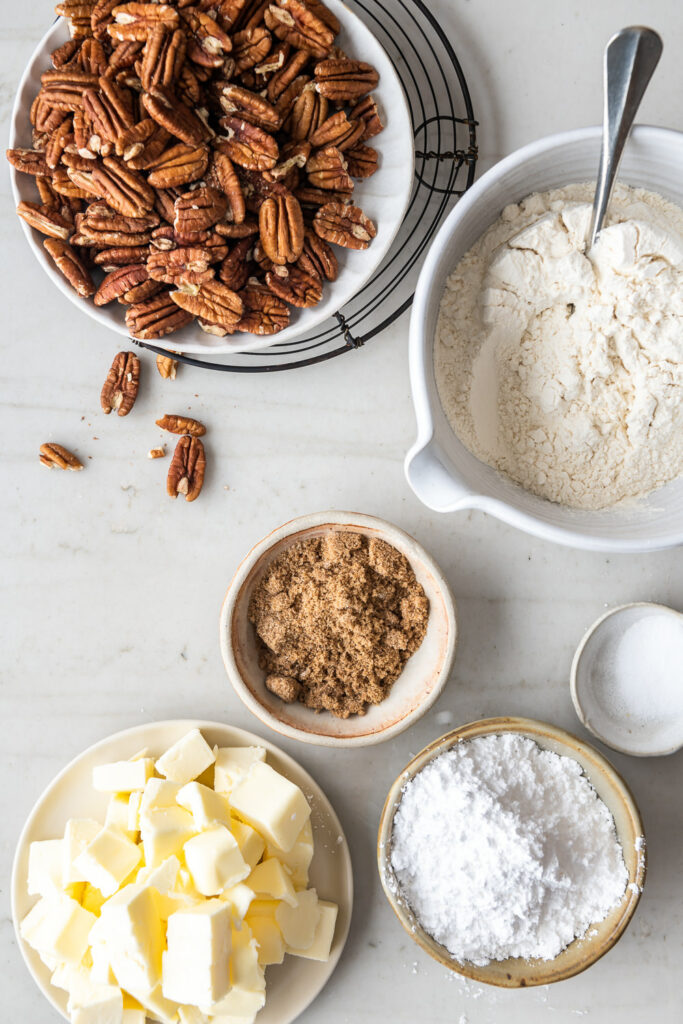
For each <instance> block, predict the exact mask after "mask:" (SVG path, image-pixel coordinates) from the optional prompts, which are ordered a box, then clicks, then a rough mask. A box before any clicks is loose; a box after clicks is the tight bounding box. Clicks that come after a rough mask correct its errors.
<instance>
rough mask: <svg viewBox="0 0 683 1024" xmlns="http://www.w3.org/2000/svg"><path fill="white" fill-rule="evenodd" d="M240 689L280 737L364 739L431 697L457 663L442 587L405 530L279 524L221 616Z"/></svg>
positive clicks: (241, 573) (354, 519)
mask: <svg viewBox="0 0 683 1024" xmlns="http://www.w3.org/2000/svg"><path fill="white" fill-rule="evenodd" d="M220 643H221V654H222V656H223V663H224V665H225V669H226V672H227V674H228V678H229V679H230V682H231V683H232V685H233V687H234V689H235V691H236V693H237V694H238V696H239V697H240V698H241V700H242V701H243V702H244V704H245V705H246V706H247V707H248V708H249V710H250V711H251V712H253V714H255V715H256V716H257V718H260V720H261V721H262V722H264V723H265V724H266V725H268V726H270V728H272V729H274V730H275V731H276V732H279V733H281V734H283V735H285V736H290V737H291V738H293V739H298V740H303V741H304V742H305V743H316V744H320V745H323V746H364V745H367V744H370V743H379V742H381V741H383V740H387V739H390V738H391V737H392V736H396V735H397V734H398V733H400V732H402V731H403V730H404V729H407V728H408V726H409V725H411V724H412V723H413V722H415V721H416V720H417V719H418V718H420V717H421V716H422V715H423V714H424V713H425V712H426V711H427V710H428V709H429V708H430V707H431V706H432V704H433V703H434V702H435V701H436V699H437V697H438V696H439V694H440V693H441V690H442V689H443V687H444V686H445V685H446V682H447V680H448V677H449V675H450V671H451V668H452V665H453V659H454V658H455V649H456V643H457V623H456V612H455V602H454V600H453V595H452V594H451V591H450V587H449V585H448V582H447V580H446V578H445V576H444V575H443V573H442V572H441V570H440V569H439V567H438V565H437V564H436V563H435V562H434V560H433V559H432V558H431V557H430V555H428V554H427V552H426V551H425V550H424V549H423V548H422V547H421V546H420V545H419V544H418V543H417V541H415V540H414V539H413V538H412V537H411V536H409V534H407V533H404V532H403V530H400V529H399V528H398V527H396V526H393V525H392V524H391V523H388V522H386V521H385V520H383V519H378V518H376V517H374V516H367V515H362V514H360V513H354V512H317V513H313V514H311V515H307V516H301V517H300V518H298V519H293V520H292V521H291V522H288V523H285V524H284V525H283V526H280V527H279V528H278V529H277V530H274V531H273V532H272V533H271V534H269V535H268V536H267V537H265V538H264V539H263V540H262V541H260V542H259V543H258V544H256V546H255V547H254V548H252V550H251V551H250V552H249V554H248V555H247V557H246V558H245V559H244V561H243V562H242V564H241V565H240V566H239V568H238V570H237V572H236V573H235V576H234V578H233V580H232V582H231V584H230V586H229V588H228V591H227V594H226V595H225V599H224V601H223V607H222V609H221V616H220Z"/></svg>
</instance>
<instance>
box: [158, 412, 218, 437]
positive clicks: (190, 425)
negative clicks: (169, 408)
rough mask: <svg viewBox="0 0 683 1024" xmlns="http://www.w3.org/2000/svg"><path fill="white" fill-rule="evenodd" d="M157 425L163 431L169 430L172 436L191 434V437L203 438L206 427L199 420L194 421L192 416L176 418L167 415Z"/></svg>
mask: <svg viewBox="0 0 683 1024" xmlns="http://www.w3.org/2000/svg"><path fill="white" fill-rule="evenodd" d="M156 425H157V426H158V427H161V429H162V430H168V432H169V433H170V434H189V435H190V436H191V437H203V436H204V434H205V433H206V427H205V426H204V424H203V423H200V422H199V420H193V419H192V417H191V416H175V415H173V414H170V413H165V414H164V415H163V416H162V417H161V419H160V420H156Z"/></svg>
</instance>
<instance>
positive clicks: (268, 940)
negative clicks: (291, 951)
mask: <svg viewBox="0 0 683 1024" xmlns="http://www.w3.org/2000/svg"><path fill="white" fill-rule="evenodd" d="M252 907H253V903H252ZM251 909H252V908H251V907H250V908H249V914H247V916H246V919H245V920H246V921H247V924H248V925H249V927H250V928H251V931H252V934H253V936H254V939H255V940H256V945H257V946H258V962H259V963H260V964H261V965H262V966H263V967H267V966H268V964H281V963H282V961H283V960H284V958H285V940H284V939H283V938H282V932H281V931H280V926H279V924H278V923H277V921H276V920H275V918H274V917H266V916H263V917H261V916H253V917H252V916H251Z"/></svg>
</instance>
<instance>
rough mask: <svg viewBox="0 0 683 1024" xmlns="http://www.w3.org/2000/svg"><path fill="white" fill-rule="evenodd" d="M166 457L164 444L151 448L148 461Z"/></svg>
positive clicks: (159, 357) (161, 357)
mask: <svg viewBox="0 0 683 1024" xmlns="http://www.w3.org/2000/svg"><path fill="white" fill-rule="evenodd" d="M163 358H164V356H157V360H159V359H163ZM171 362H173V360H171ZM165 455H166V447H165V445H163V444H162V445H159V447H158V448H150V450H149V451H148V452H147V458H148V459H163V458H164V457H165Z"/></svg>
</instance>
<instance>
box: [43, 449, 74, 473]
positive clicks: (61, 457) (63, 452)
mask: <svg viewBox="0 0 683 1024" xmlns="http://www.w3.org/2000/svg"><path fill="white" fill-rule="evenodd" d="M40 461H41V462H42V464H43V465H44V466H47V468H48V469H75V470H78V469H83V463H82V462H81V461H80V460H79V459H77V458H76V456H75V455H74V454H73V452H70V451H69V449H68V448H64V446H63V445H61V444H54V443H53V442H47V443H46V444H41V446H40Z"/></svg>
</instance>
